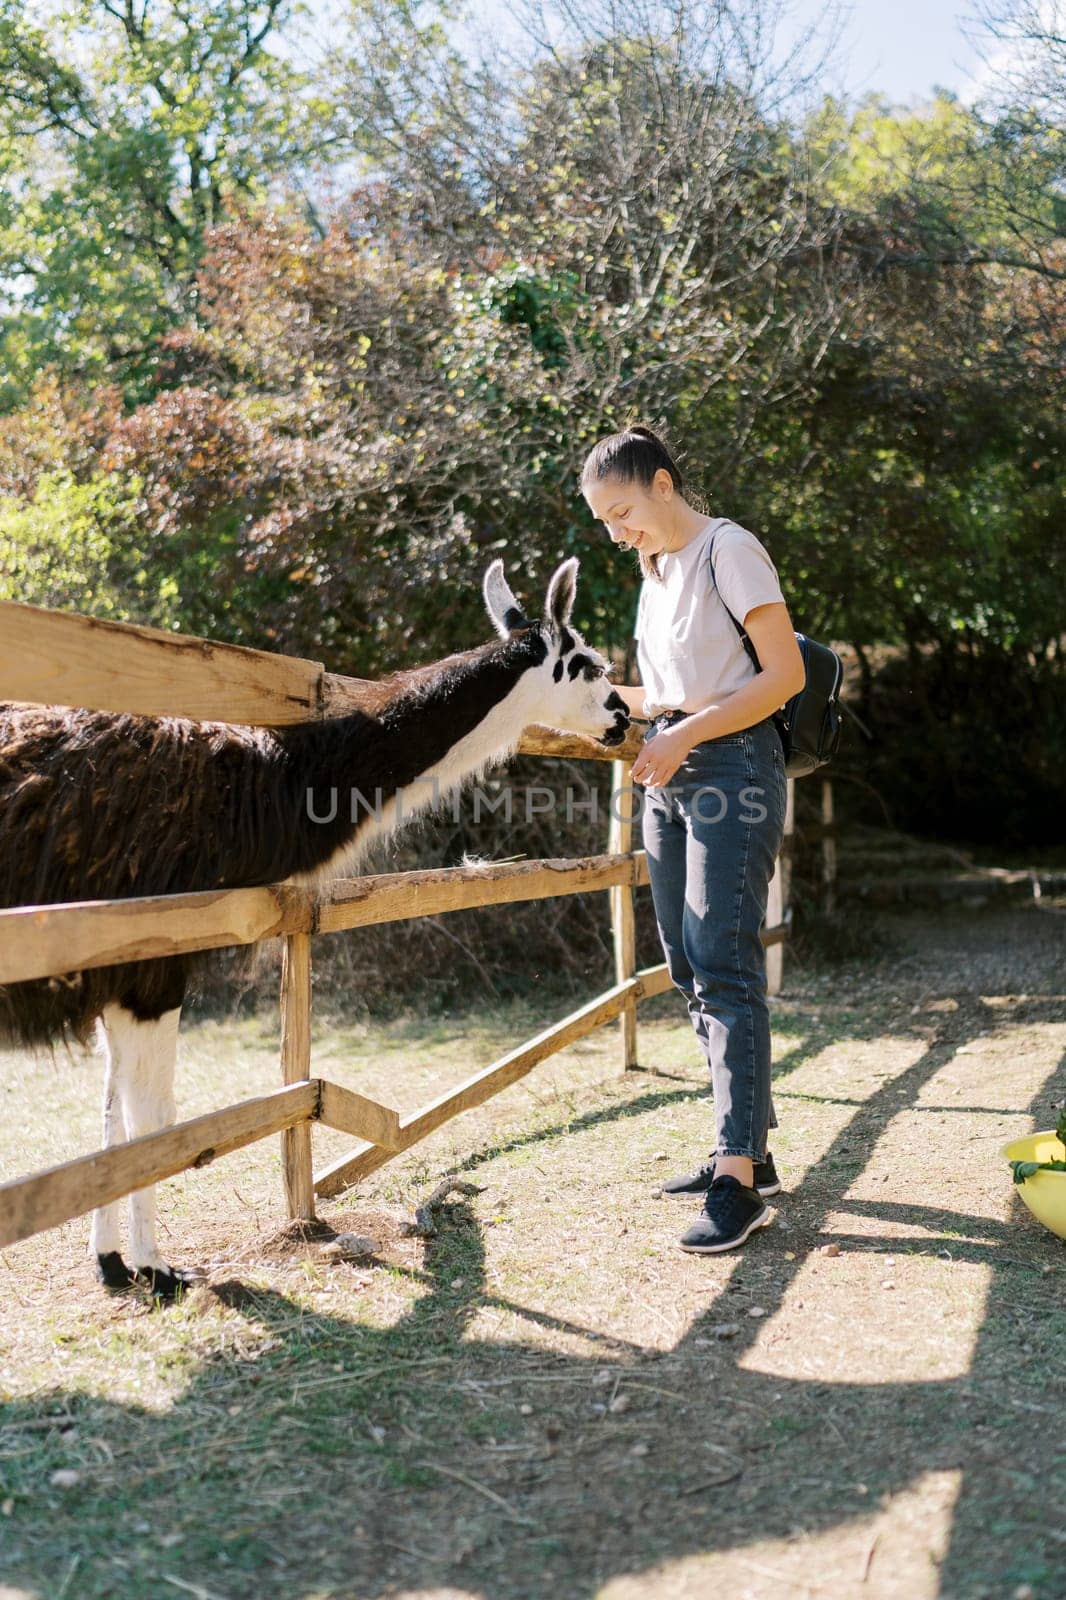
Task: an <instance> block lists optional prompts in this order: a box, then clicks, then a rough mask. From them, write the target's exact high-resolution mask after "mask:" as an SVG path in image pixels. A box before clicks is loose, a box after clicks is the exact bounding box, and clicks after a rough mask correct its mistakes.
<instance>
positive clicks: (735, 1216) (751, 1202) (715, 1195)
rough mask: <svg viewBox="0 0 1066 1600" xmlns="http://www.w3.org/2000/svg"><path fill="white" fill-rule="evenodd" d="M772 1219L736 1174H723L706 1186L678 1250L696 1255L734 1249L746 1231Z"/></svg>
mask: <svg viewBox="0 0 1066 1600" xmlns="http://www.w3.org/2000/svg"><path fill="white" fill-rule="evenodd" d="M773 1220H774V1214H773V1212H772V1211H771V1210H770V1207H769V1206H764V1205H763V1203H762V1201H761V1200H760V1199H759V1196H758V1194H757V1193H756V1191H755V1190H754V1189H746V1188H745V1187H744V1185H743V1184H742V1183H741V1182H740V1179H739V1178H731V1177H729V1175H728V1174H723V1176H722V1177H720V1178H715V1180H714V1182H713V1183H712V1184H711V1187H710V1188H709V1189H708V1190H707V1195H706V1198H705V1199H704V1202H703V1210H702V1211H701V1213H700V1215H699V1218H698V1219H697V1221H696V1222H694V1223H693V1224H692V1227H691V1228H690V1229H689V1230H688V1232H687V1233H686V1234H683V1235H682V1237H681V1241H680V1243H681V1248H682V1250H692V1251H695V1252H696V1253H697V1254H698V1255H713V1254H714V1253H715V1251H718V1250H735V1249H736V1247H737V1245H739V1244H743V1243H744V1240H745V1239H746V1238H747V1237H748V1235H749V1233H754V1232H755V1229H756V1228H765V1227H766V1226H767V1225H768V1224H769V1223H771V1222H772V1221H773Z"/></svg>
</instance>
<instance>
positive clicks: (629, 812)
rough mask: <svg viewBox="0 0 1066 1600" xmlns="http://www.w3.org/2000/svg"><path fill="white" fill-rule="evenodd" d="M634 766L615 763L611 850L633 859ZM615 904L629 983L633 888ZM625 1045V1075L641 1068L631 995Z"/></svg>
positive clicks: (617, 958) (617, 954)
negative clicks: (629, 1071)
mask: <svg viewBox="0 0 1066 1600" xmlns="http://www.w3.org/2000/svg"><path fill="white" fill-rule="evenodd" d="M635 800H636V795H635V792H634V789H633V763H632V762H631V761H612V762H611V799H610V808H611V820H610V828H609V829H608V837H607V848H608V850H609V851H610V853H611V854H612V855H631V854H632V850H633V812H634V809H635V804H634V802H635ZM608 893H609V895H610V900H611V934H612V936H613V941H614V981H615V983H625V982H626V980H627V979H628V978H632V977H634V976H635V974H636V970H637V928H636V918H635V915H634V910H633V885H632V884H631V883H619V884H616V885H615V887H614V888H613V889H610V890H609V891H608ZM618 1029H619V1035H620V1039H621V1045H622V1071H623V1072H627V1071H628V1070H629V1069H630V1068H631V1067H635V1066H636V1064H637V1002H636V999H635V997H634V996H632V995H630V996H629V997H628V998H627V999H626V1003H625V1005H624V1006H623V1007H622V1013H621V1015H620V1017H619V1019H618Z"/></svg>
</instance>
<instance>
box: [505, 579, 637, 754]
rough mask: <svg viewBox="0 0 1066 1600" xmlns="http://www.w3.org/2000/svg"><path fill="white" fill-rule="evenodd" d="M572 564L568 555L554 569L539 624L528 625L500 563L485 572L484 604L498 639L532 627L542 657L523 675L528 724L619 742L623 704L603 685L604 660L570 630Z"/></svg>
mask: <svg viewBox="0 0 1066 1600" xmlns="http://www.w3.org/2000/svg"><path fill="white" fill-rule="evenodd" d="M578 564H579V563H578V559H577V557H576V556H571V557H570V559H569V560H568V561H564V562H563V563H562V564H561V565H560V566H558V567H556V569H555V571H554V572H553V573H552V578H551V582H550V583H549V585H548V597H547V600H546V601H545V605H544V615H543V617H542V618H541V620H540V621H539V622H531V621H530V619H529V618H528V617H527V616H526V614H525V612H524V610H523V609H522V607H521V606H520V605H519V603H518V601H517V600H516V599H515V597H514V594H513V593H512V591H511V587H510V585H509V584H508V582H507V579H506V578H505V577H504V575H503V562H502V561H494V562H493V563H492V565H491V566H490V567H489V569H488V571H487V572H486V573H485V582H484V592H485V604H486V606H487V607H488V612H489V616H490V617H491V618H492V621H493V625H494V627H495V629H496V632H497V633H498V634H499V635H500V637H501V638H502V639H510V638H511V637H512V636H513V635H515V634H518V633H522V632H528V630H531V629H532V630H535V632H536V636H537V638H538V639H539V641H540V644H541V645H542V646H543V649H544V654H543V656H541V658H540V659H539V660H538V661H537V663H536V665H535V667H534V668H533V669H532V671H531V672H530V674H529V677H530V679H531V681H532V683H531V686H532V690H533V693H532V696H531V703H532V706H533V709H532V711H531V713H530V717H529V720H530V722H531V723H533V722H535V723H540V724H542V725H543V726H545V727H548V728H558V729H560V730H561V731H562V732H564V733H584V734H588V735H591V737H592V738H594V739H598V740H599V741H600V743H601V744H621V742H622V740H623V739H624V738H625V735H626V729H627V728H628V726H629V713H628V711H627V709H626V703H625V701H624V700H623V699H622V696H621V695H620V694H619V693H618V691H617V689H615V687H614V685H613V684H611V683H609V682H608V679H607V671H608V665H609V664H608V662H607V661H605V660H604V658H603V656H601V655H600V654H599V652H598V651H596V650H592V649H590V647H589V646H588V645H587V644H586V643H585V641H584V640H583V639H582V637H581V635H580V634H579V633H575V632H574V630H573V628H571V626H570V613H571V611H572V610H573V609H574V593H575V590H576V587H577V569H578ZM538 655H540V651H539V649H538Z"/></svg>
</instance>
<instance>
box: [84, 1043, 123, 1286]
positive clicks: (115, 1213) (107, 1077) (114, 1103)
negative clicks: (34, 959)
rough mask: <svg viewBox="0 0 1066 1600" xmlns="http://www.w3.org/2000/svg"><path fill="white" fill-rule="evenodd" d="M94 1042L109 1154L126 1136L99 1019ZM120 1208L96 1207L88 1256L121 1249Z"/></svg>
mask: <svg viewBox="0 0 1066 1600" xmlns="http://www.w3.org/2000/svg"><path fill="white" fill-rule="evenodd" d="M96 1040H97V1044H98V1045H99V1047H100V1048H101V1049H102V1051H103V1054H104V1059H105V1062H106V1066H105V1068H104V1149H105V1150H110V1149H111V1147H112V1146H113V1145H116V1144H122V1143H123V1141H124V1140H125V1137H126V1132H125V1126H124V1124H123V1121H122V1115H121V1106H120V1104H119V1096H118V1085H117V1083H116V1079H115V1060H114V1051H113V1049H112V1046H111V1036H110V1034H109V1033H108V1030H107V1025H106V1023H105V1021H104V1019H103V1018H102V1017H100V1018H98V1019H97V1024H96ZM121 1207H122V1202H121V1201H120V1200H112V1202H111V1204H110V1205H107V1206H98V1207H97V1209H96V1210H95V1211H94V1212H93V1220H92V1226H91V1228H90V1230H89V1254H90V1255H93V1256H105V1255H110V1254H111V1253H112V1252H116V1251H118V1250H119V1249H120V1248H121V1243H120V1238H119V1219H120V1216H121Z"/></svg>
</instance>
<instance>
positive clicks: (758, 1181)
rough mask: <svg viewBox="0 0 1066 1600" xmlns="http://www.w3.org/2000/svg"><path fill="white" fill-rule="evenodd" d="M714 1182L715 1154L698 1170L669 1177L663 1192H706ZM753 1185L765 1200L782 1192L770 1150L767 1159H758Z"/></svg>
mask: <svg viewBox="0 0 1066 1600" xmlns="http://www.w3.org/2000/svg"><path fill="white" fill-rule="evenodd" d="M713 1182H714V1156H712V1157H711V1159H710V1160H709V1161H708V1162H707V1164H706V1166H702V1167H700V1169H699V1171H698V1172H690V1173H689V1174H688V1175H687V1177H684V1178H667V1180H666V1182H665V1183H664V1184H663V1186H662V1192H663V1194H706V1192H707V1190H708V1189H709V1188H710V1187H711V1184H712V1183H713ZM753 1187H754V1188H756V1189H758V1191H759V1193H760V1194H761V1195H762V1197H763V1199H764V1200H769V1198H770V1196H771V1195H772V1194H780V1192H781V1179H780V1178H779V1177H778V1176H777V1168H776V1167H775V1166H774V1158H773V1156H772V1155H771V1154H770V1152H769V1150H767V1152H766V1160H765V1161H756V1163H755V1178H754V1182H753Z"/></svg>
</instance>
